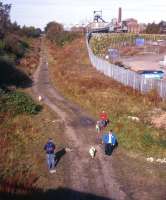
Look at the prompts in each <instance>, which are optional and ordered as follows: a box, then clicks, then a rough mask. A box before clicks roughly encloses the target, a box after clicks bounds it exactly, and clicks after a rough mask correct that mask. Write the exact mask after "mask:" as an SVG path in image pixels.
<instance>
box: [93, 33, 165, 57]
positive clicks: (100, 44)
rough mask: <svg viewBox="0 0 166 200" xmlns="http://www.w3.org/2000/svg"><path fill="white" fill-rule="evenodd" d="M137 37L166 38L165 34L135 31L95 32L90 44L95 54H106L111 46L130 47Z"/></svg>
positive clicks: (153, 39) (149, 38)
mask: <svg viewBox="0 0 166 200" xmlns="http://www.w3.org/2000/svg"><path fill="white" fill-rule="evenodd" d="M137 37H141V38H144V39H145V40H152V41H156V40H160V39H163V40H164V39H166V36H165V35H157V34H139V35H138V34H133V33H121V34H119V33H118V34H117V33H115V34H113V33H110V34H104V33H102V34H93V35H92V37H91V39H90V45H91V47H92V50H93V52H94V54H96V55H98V56H105V54H106V53H107V51H108V49H109V48H117V49H119V48H120V47H128V46H132V45H135V39H136V38H137Z"/></svg>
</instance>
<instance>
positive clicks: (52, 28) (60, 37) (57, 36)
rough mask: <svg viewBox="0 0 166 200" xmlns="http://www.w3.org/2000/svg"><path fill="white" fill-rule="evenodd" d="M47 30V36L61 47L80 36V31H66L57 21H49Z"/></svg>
mask: <svg viewBox="0 0 166 200" xmlns="http://www.w3.org/2000/svg"><path fill="white" fill-rule="evenodd" d="M45 32H46V36H47V38H48V39H49V40H51V41H52V42H55V43H56V45H58V46H60V47H62V46H64V45H65V44H66V43H68V42H71V41H73V40H74V39H75V38H78V37H79V36H80V34H78V33H75V32H70V31H65V30H64V28H63V26H62V24H59V23H57V22H50V23H48V24H47V26H46V28H45Z"/></svg>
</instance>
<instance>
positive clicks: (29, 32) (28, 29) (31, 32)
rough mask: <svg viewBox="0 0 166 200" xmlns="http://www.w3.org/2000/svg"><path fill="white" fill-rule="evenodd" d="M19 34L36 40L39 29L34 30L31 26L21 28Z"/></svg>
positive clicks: (39, 32)
mask: <svg viewBox="0 0 166 200" xmlns="http://www.w3.org/2000/svg"><path fill="white" fill-rule="evenodd" d="M21 33H23V35H26V36H27V37H32V38H36V37H40V35H41V29H40V28H35V27H33V26H30V27H26V26H23V28H22V29H21Z"/></svg>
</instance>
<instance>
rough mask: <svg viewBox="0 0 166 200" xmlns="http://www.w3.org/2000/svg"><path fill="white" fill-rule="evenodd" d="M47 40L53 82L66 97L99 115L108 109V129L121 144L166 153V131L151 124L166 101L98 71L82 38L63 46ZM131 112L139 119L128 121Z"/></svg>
mask: <svg viewBox="0 0 166 200" xmlns="http://www.w3.org/2000/svg"><path fill="white" fill-rule="evenodd" d="M46 43H47V47H48V54H49V66H50V72H51V73H50V74H51V76H52V81H53V83H54V84H55V86H56V87H58V88H59V90H60V91H61V92H62V93H63V94H64V95H65V96H66V97H67V98H69V99H70V100H72V101H75V102H76V103H78V104H79V105H81V106H82V107H83V108H84V109H86V110H88V111H89V112H91V113H92V114H93V115H94V116H96V117H98V115H99V113H100V112H101V111H102V110H105V111H107V112H108V114H109V117H110V120H111V124H110V125H109V126H108V129H110V128H113V130H114V131H115V132H116V133H117V136H118V140H119V144H120V145H119V146H120V147H123V148H124V149H126V150H129V151H130V152H131V151H132V152H137V153H142V154H143V155H146V156H158V157H161V158H162V157H164V156H165V155H166V135H165V130H164V129H162V128H160V129H157V128H155V127H154V126H153V125H152V123H151V116H152V114H153V112H152V111H154V110H155V108H162V109H164V110H165V109H166V103H165V102H162V101H161V99H160V98H159V97H158V96H156V94H155V93H153V92H151V93H149V94H148V95H147V96H143V95H141V94H140V93H138V92H136V91H133V90H132V89H130V88H127V87H124V86H123V85H121V84H119V83H117V82H115V81H113V80H112V79H110V78H108V77H106V76H104V75H103V74H101V73H99V72H97V71H96V70H95V69H94V68H93V67H92V66H91V65H90V62H89V59H88V55H87V50H86V45H85V40H84V38H83V37H80V38H79V39H76V40H74V41H73V42H72V43H70V44H66V45H65V46H64V47H63V48H59V47H57V46H56V45H55V44H53V43H50V42H49V41H47V42H46ZM129 115H131V116H137V117H139V118H140V122H134V121H131V120H129V119H128V116H129ZM108 129H107V130H108Z"/></svg>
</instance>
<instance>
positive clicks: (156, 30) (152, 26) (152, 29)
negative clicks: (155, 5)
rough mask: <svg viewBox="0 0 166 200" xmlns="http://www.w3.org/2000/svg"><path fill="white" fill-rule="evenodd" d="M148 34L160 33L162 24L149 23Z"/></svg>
mask: <svg viewBox="0 0 166 200" xmlns="http://www.w3.org/2000/svg"><path fill="white" fill-rule="evenodd" d="M145 32H146V33H148V34H157V33H160V26H159V24H155V23H154V22H153V23H152V24H150V23H149V24H148V25H147V27H146V30H145Z"/></svg>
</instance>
